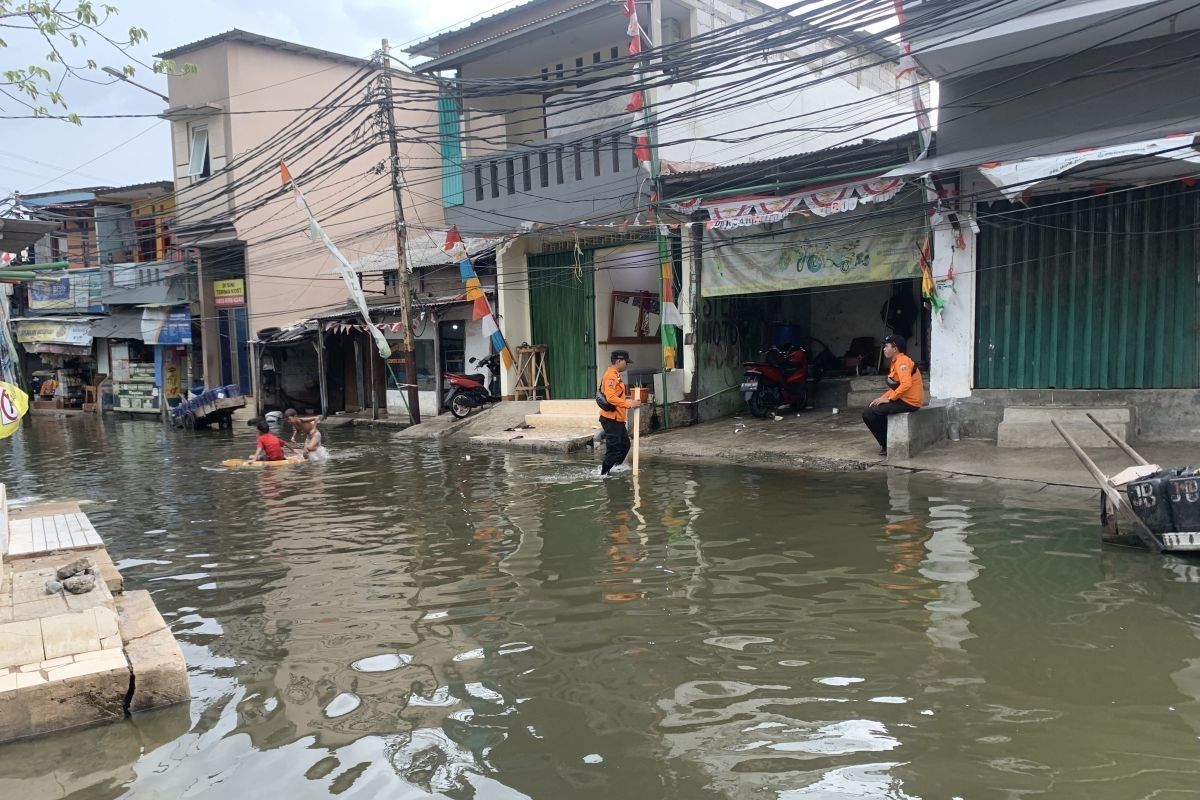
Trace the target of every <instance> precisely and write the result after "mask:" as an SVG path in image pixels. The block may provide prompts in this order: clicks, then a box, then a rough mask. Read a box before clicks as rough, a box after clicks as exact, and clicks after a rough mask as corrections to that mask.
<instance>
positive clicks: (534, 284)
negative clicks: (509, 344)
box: [528, 250, 597, 400]
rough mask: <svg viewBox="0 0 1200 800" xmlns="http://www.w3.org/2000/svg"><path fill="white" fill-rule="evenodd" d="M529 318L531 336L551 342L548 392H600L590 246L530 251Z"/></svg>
mask: <svg viewBox="0 0 1200 800" xmlns="http://www.w3.org/2000/svg"><path fill="white" fill-rule="evenodd" d="M528 266H529V298H530V322H531V324H532V326H533V341H532V342H530V344H544V345H548V346H549V348H550V349H549V351H548V352H547V355H546V357H547V359H548V364H547V367H548V372H549V374H550V396H551V397H553V398H555V399H559V400H566V399H579V398H589V397H593V396H594V395H595V393H596V378H597V376H596V342H595V331H596V297H595V289H594V286H593V273H592V251H591V250H585V251H584V252H583V255H582V256H577V255H576V254H575V253H574V252H568V253H551V254H546V255H536V256H529V259H528Z"/></svg>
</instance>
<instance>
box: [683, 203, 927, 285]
mask: <svg viewBox="0 0 1200 800" xmlns="http://www.w3.org/2000/svg"><path fill="white" fill-rule="evenodd" d="M924 232H925V224H924V221H923V219H922V218H921V217H920V216H919V215H917V214H912V215H908V216H905V217H897V216H895V215H890V216H889V215H881V214H878V213H876V214H862V213H860V214H856V215H855V216H854V218H847V219H846V220H845V221H844V222H837V223H830V222H828V221H825V220H814V221H808V222H806V223H798V224H792V225H788V226H786V227H782V226H781V229H780V230H779V231H766V230H763V229H762V228H757V229H755V230H753V231H752V232H751V231H749V230H745V229H744V230H743V231H740V232H737V233H734V232H725V231H716V230H714V231H711V233H710V235H711V237H712V238H711V244H710V248H711V249H710V250H709V252H710V253H711V258H709V259H708V260H707V263H706V264H705V265H704V272H703V275H702V278H701V295H702V296H704V297H725V296H730V295H742V294H757V293H761V292H779V291H785V290H788V289H807V288H811V287H815V286H833V285H837V284H847V283H867V282H872V281H887V280H894V279H896V278H915V277H917V276H918V275H920V266H919V260H918V255H919V251H920V245H921V240H922V238H923V236H924Z"/></svg>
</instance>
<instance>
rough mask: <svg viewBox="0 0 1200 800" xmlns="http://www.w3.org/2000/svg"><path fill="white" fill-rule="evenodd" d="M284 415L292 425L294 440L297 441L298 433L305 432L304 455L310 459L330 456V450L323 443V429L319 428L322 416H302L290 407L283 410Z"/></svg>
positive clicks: (318, 459) (316, 459)
mask: <svg viewBox="0 0 1200 800" xmlns="http://www.w3.org/2000/svg"><path fill="white" fill-rule="evenodd" d="M283 417H284V419H286V420H287V421H288V422H290V423H291V425H292V441H293V442H294V441H296V435H297V434H300V433H302V434H304V457H305V458H307V459H309V460H310V461H324V460H325V459H326V458H328V457H329V454H328V452H327V451H326V450H325V448H324V447H323V446H322V445H321V431H319V430H318V429H317V423H318V422H320V421H321V418H320V417H302V416H300V415H299V414H297V413H296V409H294V408H289V409H288V410H287V411H285V412H283Z"/></svg>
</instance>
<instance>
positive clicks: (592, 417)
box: [525, 403, 600, 430]
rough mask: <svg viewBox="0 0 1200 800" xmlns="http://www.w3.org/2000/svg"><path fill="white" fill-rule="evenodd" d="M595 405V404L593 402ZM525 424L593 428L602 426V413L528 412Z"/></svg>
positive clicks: (554, 427) (540, 426) (548, 426)
mask: <svg viewBox="0 0 1200 800" xmlns="http://www.w3.org/2000/svg"><path fill="white" fill-rule="evenodd" d="M593 405H595V404H594V403H593ZM525 424H526V425H532V426H533V427H534V428H535V429H537V430H541V429H542V428H553V429H555V430H557V429H560V428H569V429H572V430H579V429H582V430H591V429H593V428H599V427H600V414H599V412H597V413H594V414H593V413H588V414H527V415H526V416H525Z"/></svg>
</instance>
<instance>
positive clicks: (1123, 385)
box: [975, 183, 1200, 389]
mask: <svg viewBox="0 0 1200 800" xmlns="http://www.w3.org/2000/svg"><path fill="white" fill-rule="evenodd" d="M1066 200H1067V198H1066V197H1063V196H1058V197H1045V198H1035V199H1034V200H1033V201H1032V202H1033V203H1034V205H1033V206H1032V207H1030V208H1026V207H1024V206H1022V205H1019V204H1011V203H993V204H990V205H988V206H984V207H983V209H982V210H981V214H980V224H981V226H982V231H981V233H980V235H979V237H978V240H977V241H978V247H979V254H978V265H979V271H978V273H977V276H976V277H977V282H976V324H975V331H976V333H975V386H976V387H977V388H981V389H1050V388H1054V389H1163V388H1191V387H1195V386H1197V385H1200V381H1198V380H1197V378H1198V374H1197V372H1198V371H1197V346H1196V338H1197V330H1196V323H1197V318H1196V310H1197V300H1196V294H1197V264H1196V254H1197V246H1196V239H1197V230H1198V228H1197V221H1198V220H1200V190H1197V189H1190V188H1187V187H1186V186H1184V185H1183V184H1181V183H1174V184H1170V185H1166V186H1157V187H1151V188H1147V189H1138V190H1134V191H1118V192H1114V193H1110V194H1106V195H1101V196H1098V197H1084V198H1076V199H1074V200H1072V201H1070V202H1065V201H1066ZM998 212H999V213H998Z"/></svg>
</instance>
